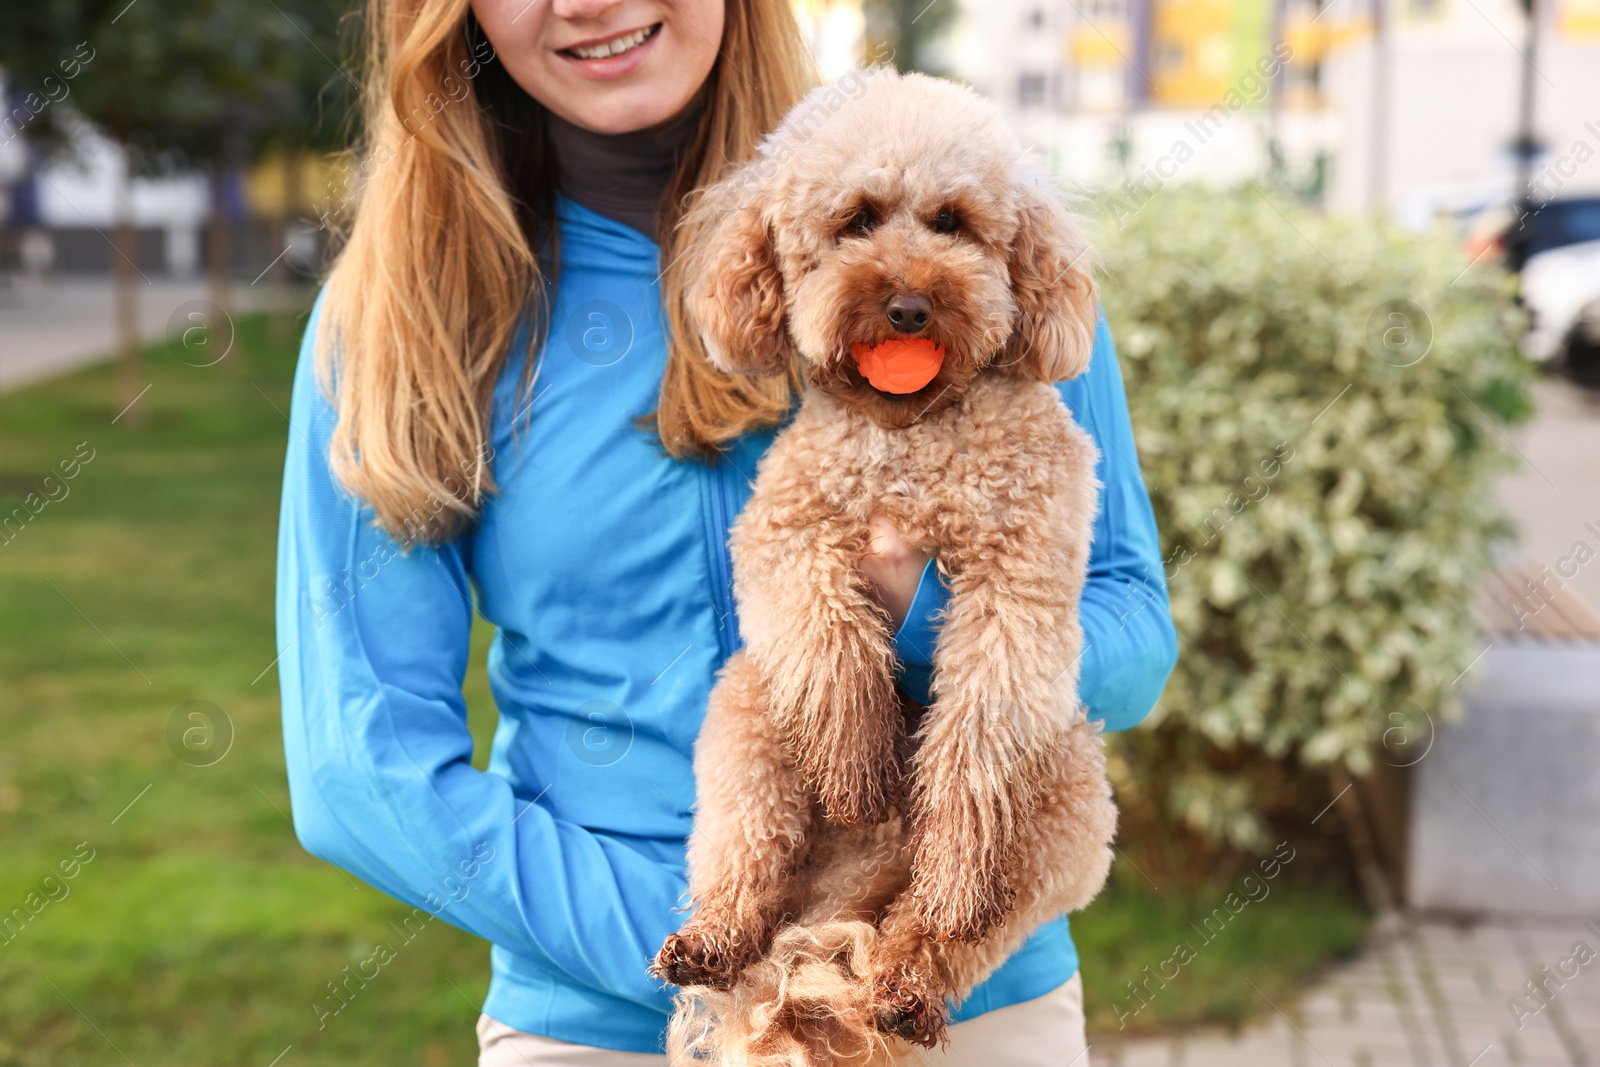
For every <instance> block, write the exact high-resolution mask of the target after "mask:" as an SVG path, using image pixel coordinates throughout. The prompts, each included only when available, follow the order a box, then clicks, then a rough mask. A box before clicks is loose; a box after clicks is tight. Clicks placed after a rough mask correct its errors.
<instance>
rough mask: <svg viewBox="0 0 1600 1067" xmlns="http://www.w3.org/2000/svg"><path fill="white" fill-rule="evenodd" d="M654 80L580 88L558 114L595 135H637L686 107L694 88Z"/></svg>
mask: <svg viewBox="0 0 1600 1067" xmlns="http://www.w3.org/2000/svg"><path fill="white" fill-rule="evenodd" d="M672 80H673V82H674V84H669V85H663V84H660V83H658V82H655V81H643V82H638V83H632V82H630V83H629V84H627V85H617V86H600V87H596V86H594V85H584V86H582V87H580V89H579V91H577V92H574V93H573V94H571V96H570V97H569V98H568V99H567V101H566V104H567V106H566V107H565V108H563V109H562V110H563V111H564V112H566V113H565V114H563V115H562V117H563V118H565V119H566V120H567V121H568V122H571V123H574V124H575V125H578V126H582V127H583V128H584V129H586V130H593V131H594V132H595V133H637V132H638V131H640V130H647V129H649V128H650V127H652V126H659V125H660V124H662V123H663V122H666V121H667V120H668V119H671V118H673V117H674V116H676V115H677V114H679V113H680V112H682V111H683V109H684V108H685V107H688V106H689V102H690V101H691V100H693V99H694V95H695V86H693V85H688V84H677V83H676V82H677V80H676V79H672Z"/></svg>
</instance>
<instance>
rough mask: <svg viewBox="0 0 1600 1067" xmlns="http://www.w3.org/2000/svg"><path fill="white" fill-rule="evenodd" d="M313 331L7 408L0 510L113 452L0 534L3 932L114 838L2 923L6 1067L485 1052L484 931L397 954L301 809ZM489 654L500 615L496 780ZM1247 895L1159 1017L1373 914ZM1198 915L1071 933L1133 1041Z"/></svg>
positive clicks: (378, 913)
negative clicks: (299, 365) (1189, 922)
mask: <svg viewBox="0 0 1600 1067" xmlns="http://www.w3.org/2000/svg"><path fill="white" fill-rule="evenodd" d="M289 325H290V324H288V323H286V322H282V321H280V322H278V323H277V324H276V325H275V327H274V324H270V323H269V322H268V320H267V319H266V318H265V317H262V316H256V317H251V318H245V319H243V320H241V321H240V323H239V335H238V339H237V343H236V346H235V349H234V351H233V353H232V354H231V355H230V356H229V357H228V359H227V360H226V361H225V362H224V363H223V364H221V365H219V366H216V367H209V368H196V367H192V366H189V365H187V364H186V363H184V362H183V361H182V360H180V359H179V358H177V353H176V352H175V351H173V350H171V349H168V348H166V347H156V348H152V349H150V350H148V351H147V352H146V353H145V359H144V366H143V374H142V377H141V382H149V383H150V384H151V388H150V389H149V391H148V392H147V393H145V394H144V396H143V398H142V399H141V400H140V401H139V402H138V408H137V410H138V411H139V412H141V413H142V414H143V415H144V416H145V420H144V423H143V425H140V426H133V425H130V419H129V417H127V416H124V417H123V418H122V419H121V420H120V421H119V422H117V423H116V424H115V425H113V424H112V418H113V416H115V415H116V413H117V411H118V409H119V407H120V406H121V405H120V404H119V403H118V402H117V400H116V390H115V386H114V373H113V369H112V368H111V367H110V366H102V367H97V368H93V369H90V370H88V371H85V372H82V373H79V374H75V375H72V376H70V377H67V378H63V379H60V380H57V381H54V382H50V383H47V384H45V385H41V386H38V387H35V388H32V389H29V390H26V391H24V392H21V393H16V394H12V395H9V396H5V397H0V517H3V516H4V515H6V514H9V513H10V512H11V511H12V509H13V508H14V507H16V506H19V505H24V506H25V499H26V497H27V495H28V494H29V493H35V492H37V493H39V494H40V496H43V495H44V491H45V490H46V489H47V488H49V489H51V491H53V492H54V493H55V494H56V495H58V496H59V495H60V492H61V490H60V488H59V487H58V486H59V485H60V484H63V483H59V482H53V483H50V485H49V486H47V485H46V483H45V478H46V477H47V476H48V475H50V474H51V473H52V471H54V472H56V476H57V477H58V478H59V472H60V469H61V468H60V466H59V465H60V464H61V463H63V462H65V461H68V460H70V459H71V458H72V457H73V455H74V451H75V449H77V448H78V447H79V444H80V442H85V443H86V445H85V448H84V451H83V452H82V453H81V454H82V455H87V454H88V449H92V450H93V459H92V460H91V461H90V462H88V463H87V464H85V465H82V466H81V469H79V470H78V473H77V476H76V477H75V478H73V479H71V480H70V481H66V482H65V483H64V484H65V486H66V488H67V494H66V495H65V496H64V497H62V498H61V499H58V500H55V501H52V502H50V503H48V504H47V505H45V506H44V507H43V508H42V510H40V511H39V513H38V514H37V515H36V516H35V517H33V518H32V520H31V521H29V522H28V523H27V524H26V525H25V526H24V527H23V528H22V529H21V531H20V532H16V531H15V530H13V531H12V533H13V534H14V537H13V539H12V540H10V541H9V543H5V544H0V604H3V605H4V610H0V842H3V849H4V859H3V860H0V918H3V917H4V915H6V914H8V913H10V912H11V911H12V909H14V908H18V907H21V908H24V909H25V910H26V908H27V906H28V902H29V895H30V894H35V893H36V894H39V896H38V897H35V898H34V904H35V905H37V903H38V901H39V900H40V899H42V898H43V896H44V889H45V888H50V889H51V890H52V891H53V892H54V893H55V894H56V895H57V896H60V895H61V889H60V888H59V886H60V885H61V884H62V883H60V882H52V883H50V885H49V886H45V885H44V879H45V878H46V876H47V875H50V874H51V873H52V872H53V871H57V870H58V864H61V863H63V862H66V861H69V860H71V859H72V857H73V855H74V850H75V849H78V848H79V845H80V843H81V842H86V843H87V845H86V846H85V850H84V853H83V854H85V855H86V854H87V849H89V848H92V849H93V859H92V860H91V861H90V862H88V863H86V864H82V865H81V866H80V868H79V869H78V870H77V873H76V876H75V877H73V878H71V879H70V880H66V881H65V882H64V885H65V887H66V890H67V895H66V896H65V897H64V898H63V899H60V900H57V901H54V902H51V903H49V904H47V905H45V906H44V907H43V908H42V909H41V910H39V911H38V914H37V915H36V916H34V917H33V918H32V919H31V921H29V922H27V923H26V925H23V926H22V927H21V928H20V930H17V931H15V936H14V937H11V936H10V934H11V932H7V933H6V934H4V935H0V942H3V943H0V1067H13V1065H15V1067H22V1065H26V1067H34V1065H46V1064H49V1065H55V1064H61V1063H82V1064H124V1063H132V1064H136V1065H138V1067H153V1065H161V1064H173V1065H180V1064H181V1065H184V1067H197V1065H203V1064H217V1065H224V1067H241V1065H251V1064H254V1065H257V1067H267V1065H268V1064H270V1063H272V1062H273V1060H274V1058H275V1057H277V1056H279V1054H280V1053H282V1052H283V1051H284V1050H285V1048H289V1047H291V1046H292V1048H291V1049H290V1051H289V1053H288V1054H287V1055H285V1056H284V1058H283V1059H282V1060H281V1061H279V1062H280V1064H281V1065H282V1067H301V1065H313V1064H325V1065H329V1067H333V1065H339V1067H358V1065H363V1064H372V1065H379V1064H382V1065H384V1067H393V1065H400V1064H429V1065H432V1064H465V1063H471V1062H473V1060H474V1057H475V1054H476V1045H475V1041H474V1037H473V1023H474V1021H475V1020H476V1017H477V1004H478V1003H479V1002H480V1000H481V997H482V995H483V993H484V991H485V989H486V988H487V984H488V947H487V945H485V944H484V943H483V942H481V941H478V940H477V939H475V938H473V937H470V936H469V935H467V934H464V933H462V932H460V931H457V930H455V929H453V928H451V927H448V926H446V925H444V924H443V923H433V924H430V925H429V926H428V927H427V928H426V929H425V930H424V931H423V932H422V933H420V934H419V935H417V936H416V938H415V940H413V941H411V942H409V943H402V942H401V939H400V938H399V937H398V936H397V935H396V933H395V931H394V929H393V928H392V927H391V926H390V925H389V924H390V922H391V921H395V922H397V921H398V920H399V919H400V917H401V916H402V915H404V914H406V913H407V911H408V910H409V909H406V908H404V907H402V906H401V905H399V904H397V903H395V902H393V901H391V900H390V899H388V898H387V897H385V896H383V895H382V894H381V893H378V892H377V891H376V890H373V889H370V888H368V887H366V886H363V885H360V884H358V883H356V882H355V881H354V880H353V879H351V878H349V877H348V876H346V875H344V874H343V873H342V872H340V871H338V870H335V869H334V868H332V867H330V866H328V865H326V864H324V863H321V862H320V861H318V860H315V859H313V858H311V857H310V856H308V855H307V854H306V853H305V852H304V851H302V850H301V848H300V847H299V845H298V843H297V842H296V841H295V838H294V835H293V832H292V829H291V827H290V824H289V822H288V817H287V812H288V810H289V797H288V790H287V787H286V784H285V780H284V765H283V750H282V736H281V730H280V726H279V720H278V698H277V676H276V673H275V672H274V671H273V670H272V669H271V668H270V666H269V665H270V664H272V663H273V661H274V659H275V657H276V656H277V652H278V650H277V648H276V646H275V643H274V635H273V626H272V599H273V588H272V583H273V567H274V542H275V536H276V527H277V505H278V484H279V478H280V471H281V464H282V458H283V448H284V443H285V440H286V437H287V434H288V433H289V432H290V431H289V427H288V424H287V419H286V412H287V411H288V407H289V390H290V379H291V375H292V371H293V364H294V352H293V346H292V345H291V344H289V343H287V336H288V334H289V333H290V332H291V330H290V329H289ZM293 332H298V323H296V324H295V326H294V330H293ZM274 333H275V334H276V336H277V337H278V338H279V340H278V341H277V342H276V343H274V341H273V337H274ZM69 469H70V466H69ZM35 506H37V500H36V501H35ZM0 540H4V537H3V536H0ZM487 641H488V635H487V633H486V632H485V630H484V628H483V627H482V626H480V627H479V629H478V631H477V632H476V633H475V635H474V644H475V651H474V667H473V671H472V674H471V676H470V678H469V682H468V702H469V706H470V708H471V726H472V728H473V732H474V735H475V737H476V738H477V740H478V752H477V762H478V765H479V766H482V765H483V763H484V762H485V760H486V758H487V751H486V750H487V742H488V738H489V736H490V732H491V730H492V727H493V718H494V715H493V710H492V705H491V703H490V700H489V697H488V692H487V687H486V685H485V682H484V678H483V656H484V652H485V649H486V646H487ZM191 701H207V702H210V703H211V704H214V705H216V706H218V707H220V708H221V709H223V711H224V712H225V713H226V717H227V720H228V721H229V722H231V724H232V730H233V739H232V745H231V748H229V749H228V750H227V754H226V755H225V756H223V757H222V758H221V759H219V760H218V761H217V762H215V763H214V764H212V765H210V766H203V767H200V766H191V765H189V764H187V763H185V762H183V761H180V760H179V759H178V758H177V757H176V755H175V754H174V752H173V751H172V749H171V748H169V746H168V740H167V737H168V729H169V722H170V720H171V719H172V717H173V715H174V713H175V711H176V710H177V709H178V708H179V707H180V706H182V705H184V704H186V703H188V702H191ZM130 804H131V806H130ZM1252 908H1258V909H1259V912H1258V913H1257V914H1251V912H1250V911H1247V912H1246V913H1245V914H1244V915H1242V916H1241V917H1240V918H1239V920H1238V921H1237V923H1235V924H1234V925H1233V926H1232V927H1230V929H1229V931H1228V933H1227V934H1226V935H1224V936H1225V938H1227V940H1224V939H1218V941H1217V942H1216V944H1215V945H1214V946H1211V947H1209V948H1208V949H1207V950H1206V953H1205V955H1203V956H1202V958H1201V959H1199V960H1197V962H1196V963H1195V964H1194V965H1193V967H1192V969H1186V970H1185V972H1184V975H1183V976H1182V978H1181V979H1180V980H1178V981H1175V982H1173V983H1171V984H1170V986H1169V988H1168V989H1167V990H1165V991H1163V993H1162V994H1161V997H1160V998H1158V1000H1157V1004H1156V1006H1155V1007H1154V1008H1153V1009H1152V1010H1151V1011H1150V1012H1148V1013H1145V1014H1143V1015H1142V1016H1141V1017H1140V1020H1139V1025H1140V1026H1144V1025H1146V1020H1159V1021H1161V1022H1163V1023H1166V1024H1172V1023H1187V1022H1193V1021H1197V1020H1204V1019H1223V1020H1229V1019H1234V1018H1238V1017H1240V1016H1241V1015H1242V1014H1244V1013H1246V1012H1250V1011H1257V1010H1259V1007H1260V1006H1258V1005H1253V1004H1252V1003H1251V1002H1250V1000H1249V997H1248V996H1247V995H1246V994H1248V993H1249V987H1248V985H1246V984H1245V983H1244V982H1243V981H1242V976H1248V977H1250V978H1251V979H1252V980H1254V981H1255V982H1256V983H1257V984H1258V985H1260V986H1261V988H1262V989H1263V990H1265V991H1266V992H1268V993H1269V994H1272V995H1274V997H1275V998H1276V994H1277V993H1281V992H1283V991H1284V989H1285V988H1286V987H1287V986H1288V985H1289V984H1291V983H1292V982H1294V981H1295V980H1296V979H1298V978H1299V977H1300V976H1301V975H1303V974H1305V973H1306V972H1307V971H1309V970H1310V969H1312V968H1314V967H1315V966H1317V965H1318V964H1319V963H1320V962H1321V961H1323V960H1324V959H1326V958H1327V956H1328V955H1329V954H1330V953H1331V952H1337V951H1343V950H1345V949H1347V948H1348V946H1349V945H1350V944H1351V943H1352V940H1353V938H1354V937H1355V936H1356V933H1357V931H1358V930H1359V927H1360V920H1359V918H1358V914H1357V912H1356V911H1355V910H1354V909H1353V908H1352V906H1351V905H1350V904H1349V902H1348V900H1347V899H1346V898H1343V897H1339V898H1335V896H1334V895H1329V894H1324V895H1323V896H1320V897H1319V896H1316V895H1301V896H1298V897H1297V896H1294V895H1293V894H1290V893H1287V892H1285V894H1284V895H1283V896H1281V897H1274V898H1273V899H1272V900H1270V901H1268V902H1266V903H1264V904H1262V905H1253V906H1252ZM1184 919H1185V914H1184V909H1183V907H1182V906H1181V904H1179V903H1176V902H1173V901H1171V900H1169V899H1167V898H1165V897H1162V896H1160V895H1159V894H1155V893H1153V892H1150V893H1147V892H1144V891H1142V890H1139V889H1135V888H1133V887H1132V885H1131V884H1130V883H1127V882H1126V880H1122V881H1119V888H1118V889H1117V890H1116V891H1115V892H1113V893H1112V894H1111V895H1109V896H1108V897H1107V898H1106V899H1105V900H1104V901H1102V902H1101V903H1098V904H1096V905H1095V907H1094V909H1093V910H1092V912H1091V913H1090V915H1089V916H1088V917H1085V918H1084V919H1083V920H1081V921H1080V922H1079V923H1078V924H1077V928H1078V930H1079V936H1080V939H1081V941H1082V943H1083V954H1084V959H1085V972H1086V975H1087V977H1088V978H1089V997H1090V1006H1091V1007H1090V1010H1091V1018H1092V1019H1093V1020H1094V1021H1095V1025H1096V1028H1097V1029H1100V1030H1107V1029H1115V1025H1116V1016H1115V1014H1114V1013H1110V1014H1108V1010H1109V1004H1110V1002H1111V998H1114V997H1116V996H1118V995H1119V994H1118V992H1117V990H1118V989H1119V987H1120V985H1121V983H1122V981H1124V980H1126V979H1129V978H1133V977H1136V976H1137V975H1138V972H1139V968H1140V967H1142V966H1143V965H1144V964H1145V963H1152V964H1153V963H1156V962H1158V961H1159V960H1160V959H1162V958H1163V957H1164V956H1166V955H1168V954H1169V952H1170V948H1171V944H1172V942H1173V939H1174V938H1175V937H1180V936H1182V930H1183V927H1184ZM1247 924H1248V925H1247ZM1233 934H1237V935H1238V936H1237V937H1232V935H1233ZM7 937H10V940H9V941H7V940H6V938H7ZM379 941H385V942H388V943H390V944H391V945H393V946H395V947H396V949H397V956H396V958H395V959H394V960H393V961H391V962H389V963H388V964H387V965H385V966H384V967H383V969H382V970H381V972H380V974H379V976H378V977H377V978H376V979H375V980H373V982H372V983H371V984H370V985H369V986H368V987H367V988H366V989H365V990H363V991H362V992H361V994H360V995H359V996H358V997H357V998H356V999H355V1000H354V1001H352V1003H351V1005H350V1006H349V1008H348V1009H346V1010H345V1011H343V1012H342V1013H341V1014H339V1015H338V1016H337V1017H333V1018H330V1019H327V1020H326V1025H325V1026H320V1027H319V1025H318V1014H317V1011H316V1009H315V1008H314V1006H313V1005H314V1004H316V1003H319V1002H321V1001H322V1000H323V999H324V998H325V996H326V994H327V983H328V982H330V981H332V980H334V979H336V978H338V977H339V976H340V975H341V972H342V969H343V968H344V967H345V966H346V965H347V964H355V963H357V962H359V961H361V960H364V959H366V958H367V957H369V956H371V955H372V953H373V950H374V946H375V945H376V944H377V943H378V942H379ZM1241 989H1242V990H1243V992H1241ZM1122 995H1123V996H1125V994H1122ZM1108 1019H1109V1023H1110V1025H1109V1026H1107V1025H1106V1022H1107V1020H1108Z"/></svg>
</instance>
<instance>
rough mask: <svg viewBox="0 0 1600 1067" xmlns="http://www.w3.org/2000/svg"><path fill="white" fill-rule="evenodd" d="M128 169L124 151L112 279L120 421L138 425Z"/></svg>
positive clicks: (134, 242) (135, 263) (135, 258)
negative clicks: (114, 302)
mask: <svg viewBox="0 0 1600 1067" xmlns="http://www.w3.org/2000/svg"><path fill="white" fill-rule="evenodd" d="M128 170H129V168H128V162H127V155H126V152H124V154H123V161H122V166H121V167H120V168H119V171H118V176H117V189H116V212H117V220H116V224H115V226H114V227H113V231H114V237H115V239H114V240H113V242H112V250H111V280H112V286H113V290H114V292H115V300H116V307H117V407H118V409H120V410H121V412H122V414H121V415H119V416H118V419H117V421H118V422H121V423H124V424H126V425H129V426H138V425H140V424H142V423H143V422H144V413H143V409H142V408H140V407H139V405H137V404H134V400H135V399H136V398H138V396H139V393H140V391H141V390H143V389H144V383H143V382H142V381H141V380H140V379H141V375H140V373H139V288H138V281H137V280H136V279H137V278H138V274H139V235H138V231H136V230H135V229H134V225H133V178H132V175H130V174H129V172H128ZM130 404H132V405H133V406H132V407H129V406H128V405H130Z"/></svg>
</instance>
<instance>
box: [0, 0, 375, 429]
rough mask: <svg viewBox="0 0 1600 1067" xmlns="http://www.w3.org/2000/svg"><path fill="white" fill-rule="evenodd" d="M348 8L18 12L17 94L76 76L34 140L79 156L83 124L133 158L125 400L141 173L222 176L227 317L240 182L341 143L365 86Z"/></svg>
mask: <svg viewBox="0 0 1600 1067" xmlns="http://www.w3.org/2000/svg"><path fill="white" fill-rule="evenodd" d="M348 7H349V4H347V3H341V2H339V0H265V2H264V3H263V2H261V0H52V2H51V3H49V4H19V5H15V6H14V8H13V10H11V11H9V12H8V13H7V15H6V21H7V27H6V32H5V34H3V35H0V66H3V67H5V69H6V71H7V73H8V75H9V76H10V78H11V79H12V81H13V82H14V83H15V85H16V86H17V88H18V90H20V91H21V92H23V93H27V92H29V91H32V90H34V89H42V91H43V92H45V93H46V94H47V95H49V96H51V98H52V99H54V98H55V97H54V94H53V93H52V92H51V90H50V86H49V83H48V82H47V79H54V81H55V83H56V84H60V83H61V82H62V77H63V74H64V73H66V72H67V67H66V66H64V64H73V65H74V70H75V73H73V74H72V75H71V77H70V80H69V81H68V82H67V90H68V91H67V93H66V94H65V96H62V97H61V98H60V102H59V103H52V105H51V106H48V107H45V108H43V109H42V110H40V111H39V112H38V114H37V116H36V117H35V118H34V119H33V121H32V122H31V123H30V124H29V126H28V128H27V130H28V134H29V135H30V137H32V138H33V139H34V140H35V141H38V142H42V143H45V144H47V145H49V146H51V147H52V148H54V149H55V150H56V151H58V152H60V151H70V148H71V145H72V140H71V137H70V134H71V132H72V126H73V122H74V119H75V117H78V116H81V117H82V118H83V119H86V120H88V121H89V122H90V123H92V124H93V125H94V126H95V127H96V128H98V129H99V130H100V131H101V132H102V133H104V134H105V135H106V136H107V137H109V138H110V139H111V140H112V141H113V142H115V143H116V144H117V146H118V147H119V148H120V149H121V150H122V153H123V157H124V159H125V160H126V164H127V165H126V167H125V168H124V172H123V174H122V176H121V181H120V189H119V194H118V197H117V223H116V227H115V237H114V240H113V242H112V243H113V247H114V250H115V254H114V255H113V257H112V263H113V274H114V277H115V282H116V287H117V308H118V313H117V319H118V337H119V350H120V358H121V364H122V373H121V375H120V388H121V392H122V394H123V397H122V399H123V402H124V403H127V402H129V401H131V400H132V399H133V397H134V396H135V395H136V394H137V392H138V390H139V388H140V384H139V380H138V378H139V374H138V358H139V355H138V329H137V326H138V323H137V303H136V300H137V291H136V289H135V284H134V278H135V276H136V275H138V274H139V269H138V263H137V258H138V254H137V249H136V246H135V234H134V228H133V221H132V218H131V214H130V211H129V182H130V179H131V178H133V177H135V176H139V175H154V174H163V173H172V172H175V171H185V170H203V171H205V172H206V173H207V174H208V175H209V177H210V183H211V221H210V227H209V229H210V234H209V240H208V256H207V258H208V260H209V263H210V277H211V287H212V300H213V302H214V303H216V304H217V305H218V307H219V308H220V309H222V311H223V312H224V313H226V312H227V308H228V306H229V303H230V300H229V288H230V268H231V265H232V264H231V261H232V247H231V245H232V242H231V240H230V217H231V215H232V214H233V211H232V210H231V209H232V208H233V207H234V205H233V204H232V203H231V202H230V197H231V192H230V188H231V186H230V182H231V178H232V176H233V175H236V174H237V173H238V171H239V170H240V169H241V168H244V167H247V166H250V165H251V164H253V163H255V162H257V161H258V160H259V159H261V158H262V156H263V155H265V154H267V153H269V152H272V151H284V150H287V149H292V148H295V147H298V146H305V145H310V146H317V147H321V146H324V145H327V144H329V143H330V142H332V141H333V140H334V139H336V138H337V137H338V135H339V131H338V129H337V126H338V123H337V121H336V118H335V117H336V116H341V115H343V114H345V113H346V112H347V111H348V110H349V105H350V103H351V102H352V101H353V100H354V98H355V95H356V91H357V86H356V81H355V78H354V76H353V74H351V73H349V72H347V71H345V70H344V69H342V68H341V67H340V65H339V64H338V63H337V62H336V58H337V57H338V56H339V55H340V54H341V50H340V47H339V24H340V19H341V17H342V15H343V14H344V12H345V10H346V9H347V8H348ZM129 415H130V421H131V419H132V418H136V417H137V414H136V413H135V412H130V413H129Z"/></svg>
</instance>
